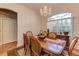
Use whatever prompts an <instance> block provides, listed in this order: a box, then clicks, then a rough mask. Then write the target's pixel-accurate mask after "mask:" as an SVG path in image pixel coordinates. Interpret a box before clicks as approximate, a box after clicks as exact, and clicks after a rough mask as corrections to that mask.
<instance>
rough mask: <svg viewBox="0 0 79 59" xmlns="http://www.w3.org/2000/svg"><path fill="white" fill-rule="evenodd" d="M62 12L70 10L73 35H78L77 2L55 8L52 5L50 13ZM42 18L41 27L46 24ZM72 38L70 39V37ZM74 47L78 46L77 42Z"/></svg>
mask: <svg viewBox="0 0 79 59" xmlns="http://www.w3.org/2000/svg"><path fill="white" fill-rule="evenodd" d="M63 12H71V13H72V16H73V17H74V18H73V37H74V36H78V37H79V4H64V5H61V6H60V5H59V6H56V7H55V8H53V7H52V15H55V14H59V13H63ZM42 20H43V25H42V27H44V26H46V25H44V24H46V21H47V20H46V19H42ZM45 28H46V27H45ZM70 40H72V39H70ZM76 48H79V42H78V43H77V45H76Z"/></svg>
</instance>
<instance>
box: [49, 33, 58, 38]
mask: <svg viewBox="0 0 79 59" xmlns="http://www.w3.org/2000/svg"><path fill="white" fill-rule="evenodd" d="M48 38H50V39H57V35H56V33H55V32H49V34H48Z"/></svg>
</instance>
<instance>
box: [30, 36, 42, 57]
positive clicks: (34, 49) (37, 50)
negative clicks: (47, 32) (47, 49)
mask: <svg viewBox="0 0 79 59" xmlns="http://www.w3.org/2000/svg"><path fill="white" fill-rule="evenodd" d="M40 54H41V45H40V43H39V41H38V40H37V39H36V38H35V37H34V36H31V55H32V56H39V55H40Z"/></svg>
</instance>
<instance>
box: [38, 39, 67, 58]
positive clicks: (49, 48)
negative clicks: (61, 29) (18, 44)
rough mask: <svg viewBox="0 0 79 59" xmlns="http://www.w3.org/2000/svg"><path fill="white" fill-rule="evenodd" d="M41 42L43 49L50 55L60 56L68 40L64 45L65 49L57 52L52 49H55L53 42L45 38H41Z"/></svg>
mask: <svg viewBox="0 0 79 59" xmlns="http://www.w3.org/2000/svg"><path fill="white" fill-rule="evenodd" d="M39 43H40V45H41V48H42V51H43V52H45V53H47V54H48V55H50V56H60V55H61V54H62V51H63V50H64V47H65V45H66V42H65V43H64V45H63V49H62V50H61V51H59V52H55V51H53V50H52V49H54V48H53V46H52V45H51V44H48V42H46V41H44V40H39Z"/></svg>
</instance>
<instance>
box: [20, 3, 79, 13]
mask: <svg viewBox="0 0 79 59" xmlns="http://www.w3.org/2000/svg"><path fill="white" fill-rule="evenodd" d="M21 4H22V5H24V6H26V7H28V8H30V9H32V10H34V11H35V12H37V13H40V8H43V7H44V6H45V5H47V6H48V7H51V8H52V11H53V12H54V10H56V9H59V8H61V7H63V6H69V5H71V6H73V5H74V6H79V4H77V3H76V4H75V3H74V4H73V3H21ZM72 4H73V5H72ZM39 15H40V14H39Z"/></svg>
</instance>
